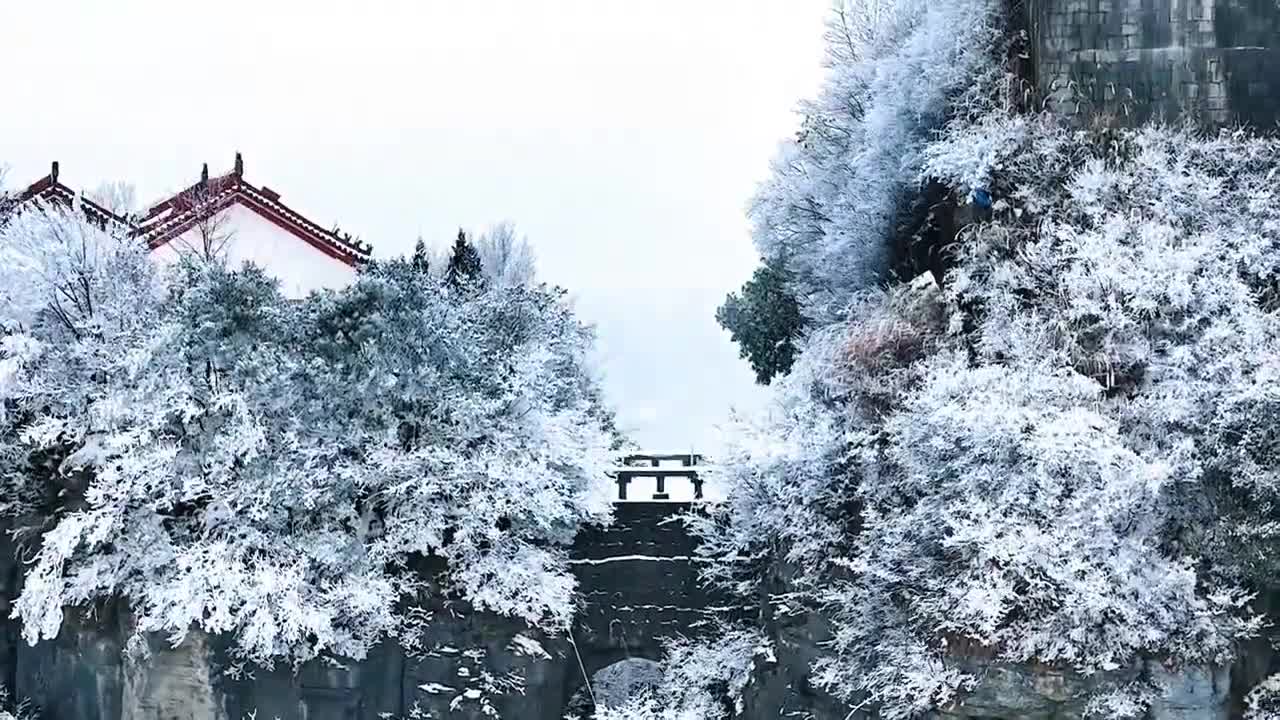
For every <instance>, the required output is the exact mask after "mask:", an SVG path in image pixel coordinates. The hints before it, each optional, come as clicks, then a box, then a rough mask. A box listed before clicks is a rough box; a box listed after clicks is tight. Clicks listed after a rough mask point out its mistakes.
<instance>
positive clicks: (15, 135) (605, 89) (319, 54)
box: [0, 0, 830, 452]
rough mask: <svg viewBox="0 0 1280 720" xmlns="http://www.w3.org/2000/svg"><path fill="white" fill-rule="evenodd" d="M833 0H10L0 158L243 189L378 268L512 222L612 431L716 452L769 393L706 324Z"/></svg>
mask: <svg viewBox="0 0 1280 720" xmlns="http://www.w3.org/2000/svg"><path fill="white" fill-rule="evenodd" d="M829 7H830V0H773V1H771V2H747V1H745V0H681V1H676V0H630V1H629V2H613V1H605V0H591V1H587V0H581V1H578V2H570V1H568V0H565V1H563V2H561V1H552V0H525V1H524V2H484V3H480V2H465V3H464V2H407V1H406V2H374V1H366V2H360V3H355V2H324V1H323V0H305V1H304V0H289V1H284V0H272V1H271V2H266V1H265V0H253V1H251V0H217V1H216V2H198V3H186V2H173V0H145V1H144V0H116V1H115V2H98V1H97V0H73V1H64V2H56V3H54V2H48V3H33V2H16V1H9V0H0V67H3V68H5V73H4V81H3V88H4V89H3V95H0V97H3V101H2V103H0V164H7V165H8V166H9V168H10V174H9V177H8V183H7V184H8V185H10V186H21V185H25V184H26V183H28V182H31V181H33V180H35V179H37V178H38V177H41V176H43V175H44V174H45V173H47V172H48V166H49V162H50V161H51V160H55V159H56V160H59V161H60V162H61V168H62V172H61V179H62V180H63V181H64V182H66V183H67V184H68V185H71V186H72V187H73V188H74V187H82V188H85V189H92V188H93V187H94V186H96V185H97V184H98V183H99V182H101V181H103V180H126V181H129V182H132V183H133V184H134V185H136V187H137V189H138V195H139V199H140V200H141V201H143V202H146V201H149V200H151V199H154V198H155V197H157V196H159V195H161V194H163V193H164V192H166V191H171V190H176V189H178V188H180V187H182V186H184V185H186V184H188V183H190V182H192V181H193V180H194V179H195V178H196V176H197V175H198V173H199V169H200V164H201V163H202V162H208V163H209V165H210V171H211V172H213V173H219V172H224V171H226V170H228V169H230V166H231V161H232V157H233V155H234V153H235V151H237V150H239V151H241V152H242V153H243V154H244V157H245V175H246V177H247V178H248V179H249V180H250V181H251V182H254V183H256V184H265V185H269V186H270V187H272V188H273V189H275V190H277V191H279V192H280V193H281V194H282V196H283V200H284V201H285V202H286V203H289V204H290V205H292V206H293V207H294V208H295V209H297V210H299V211H301V212H303V213H305V214H307V215H308V216H310V217H311V218H312V219H313V220H315V221H317V222H319V223H320V224H321V225H325V226H329V225H331V224H333V223H335V222H337V223H339V224H341V226H342V227H343V229H345V230H348V231H350V232H352V233H354V234H358V235H360V236H361V237H362V238H364V239H365V240H368V241H370V242H372V243H373V244H374V253H375V254H376V255H379V256H386V255H394V254H400V253H404V252H406V251H408V250H409V249H410V248H411V247H412V244H413V242H414V239H415V238H416V237H417V235H418V234H419V232H421V233H422V234H423V236H424V237H426V238H428V239H429V240H434V241H435V242H437V243H446V242H449V241H450V240H451V239H452V237H453V235H454V234H455V233H456V232H457V228H458V227H459V226H461V227H464V228H467V229H468V230H480V229H482V228H483V227H485V226H487V225H489V224H491V223H493V222H496V221H499V220H504V219H505V220H511V221H513V222H514V223H515V224H516V226H517V228H518V229H519V230H520V231H521V232H523V233H524V234H527V235H528V236H529V239H530V240H531V241H532V242H533V244H534V246H535V248H536V250H537V254H538V258H539V267H540V271H541V275H542V276H543V277H544V278H545V279H547V280H548V281H551V282H554V283H558V284H561V285H564V286H565V287H568V288H569V289H570V290H572V291H573V292H574V294H575V295H576V296H577V298H578V309H579V312H580V314H581V315H582V316H583V317H584V318H585V319H586V320H588V321H590V322H593V323H595V324H596V325H597V328H598V333H599V337H600V349H601V360H602V369H603V371H604V373H605V378H604V380H605V385H606V389H607V391H608V394H609V397H610V399H611V401H612V402H613V404H614V405H615V407H616V409H617V411H618V414H619V420H620V422H621V424H622V426H623V427H624V428H626V429H628V430H629V431H630V432H631V434H632V436H633V437H634V438H635V439H636V440H637V441H638V442H640V443H641V444H642V445H643V446H645V447H646V448H649V449H654V450H673V451H674V450H688V449H690V448H696V449H698V450H700V451H709V452H714V450H715V447H716V445H717V442H718V441H717V438H718V434H717V432H716V427H717V425H718V424H720V423H721V422H722V421H723V419H724V418H725V417H726V416H727V412H728V408H729V407H730V406H731V405H736V406H738V407H744V408H745V407H753V406H755V405H757V404H758V403H759V402H760V400H761V395H762V393H761V392H760V390H759V389H758V388H755V387H754V386H753V385H752V380H751V377H752V376H751V373H750V371H749V369H748V367H747V365H746V363H745V362H744V361H742V360H739V359H738V358H737V349H736V346H734V345H733V344H732V343H730V342H729V338H728V335H727V334H726V333H724V332H723V331H721V330H720V329H719V327H718V326H717V325H716V323H715V320H714V317H713V314H714V311H715V308H716V306H717V305H718V304H719V303H720V301H721V300H722V299H723V296H724V295H725V293H727V292H728V291H730V290H733V289H735V288H737V287H738V286H739V285H741V284H742V282H744V281H745V280H746V279H747V278H748V277H749V276H750V273H751V271H752V270H753V268H754V267H755V264H756V254H755V251H754V249H753V248H752V246H751V242H750V239H749V237H748V227H747V223H746V220H745V217H744V208H745V205H746V202H747V200H748V199H749V198H750V196H751V194H752V191H753V189H754V187H755V185H756V183H758V182H759V181H760V180H761V179H762V178H763V177H764V175H765V174H766V172H767V169H768V162H769V159H770V158H771V157H772V155H773V153H774V149H775V147H776V144H777V142H778V141H779V140H780V139H781V138H783V137H785V136H787V135H789V134H790V133H792V132H793V131H794V129H795V126H796V123H797V119H796V116H795V115H794V108H795V106H796V103H797V101H798V100H799V99H800V98H801V97H804V96H807V95H811V94H812V93H813V92H814V90H815V88H816V87H817V84H818V82H819V81H820V79H821V75H822V67H821V60H822V42H821V38H822V30H823V26H822V22H823V20H824V18H825V16H826V13H827V10H828V9H829Z"/></svg>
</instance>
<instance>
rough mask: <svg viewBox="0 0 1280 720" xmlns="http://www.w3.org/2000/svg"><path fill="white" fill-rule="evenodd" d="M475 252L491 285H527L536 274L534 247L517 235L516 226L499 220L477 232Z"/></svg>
mask: <svg viewBox="0 0 1280 720" xmlns="http://www.w3.org/2000/svg"><path fill="white" fill-rule="evenodd" d="M476 254H478V255H479V256H480V264H481V266H482V267H483V268H484V276H485V279H486V281H487V282H488V283H489V284H490V285H494V286H500V287H515V286H519V285H527V284H529V283H531V282H533V281H534V279H535V276H536V275H537V263H536V261H535V259H534V254H533V246H532V245H530V244H529V241H528V239H527V238H523V237H518V236H517V235H516V229H515V226H514V225H512V224H511V223H507V222H502V223H498V224H497V225H494V226H493V227H491V228H489V229H488V230H486V231H484V232H483V233H481V234H480V239H478V240H477V241H476Z"/></svg>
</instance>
